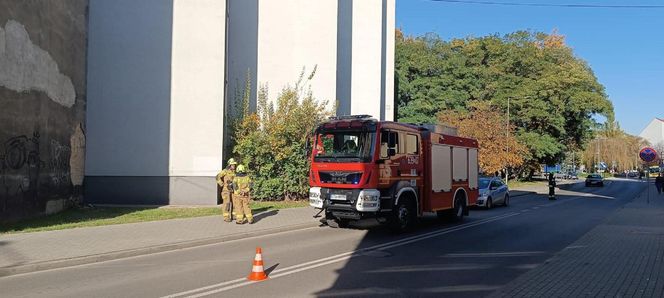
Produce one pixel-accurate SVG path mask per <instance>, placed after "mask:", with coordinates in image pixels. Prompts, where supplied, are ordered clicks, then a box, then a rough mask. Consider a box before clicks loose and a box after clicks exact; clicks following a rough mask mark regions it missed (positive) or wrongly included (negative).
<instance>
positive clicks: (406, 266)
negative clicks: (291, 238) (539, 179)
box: [313, 182, 640, 297]
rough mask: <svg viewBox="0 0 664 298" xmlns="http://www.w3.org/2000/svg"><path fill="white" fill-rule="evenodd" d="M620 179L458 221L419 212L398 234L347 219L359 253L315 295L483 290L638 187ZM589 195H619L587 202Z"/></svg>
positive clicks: (530, 264) (565, 241) (545, 255)
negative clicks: (360, 234)
mask: <svg viewBox="0 0 664 298" xmlns="http://www.w3.org/2000/svg"><path fill="white" fill-rule="evenodd" d="M614 183H615V182H614ZM620 183H621V185H613V187H604V188H593V189H587V188H585V187H584V185H583V184H582V183H581V184H580V185H579V184H578V183H574V184H569V185H562V186H563V187H562V189H564V190H569V191H567V192H566V193H565V194H559V195H558V197H557V198H558V199H557V200H556V201H549V200H548V199H547V196H546V195H536V196H529V197H526V198H519V199H515V200H514V201H513V202H512V204H511V205H510V206H509V207H497V208H494V209H490V210H473V211H471V214H470V217H467V218H466V219H464V221H463V222H462V223H455V224H450V223H445V222H441V221H439V220H437V219H436V218H435V217H425V218H424V219H423V220H421V223H420V224H419V227H418V228H417V229H416V231H414V232H410V233H406V234H403V235H393V234H390V233H389V232H388V231H387V229H386V228H384V227H383V226H379V225H377V224H375V221H374V223H369V222H366V223H360V224H358V225H353V226H352V228H354V229H367V230H368V232H367V234H366V236H365V237H364V239H363V240H362V241H361V242H360V244H359V245H358V246H357V248H356V249H360V251H359V252H357V253H356V254H355V255H354V256H353V257H351V258H350V259H348V260H345V264H343V266H342V268H340V269H338V270H337V271H336V276H337V278H336V280H335V282H334V284H332V285H331V286H329V288H327V289H325V290H322V291H319V292H316V293H313V295H315V296H317V297H357V296H362V297H364V296H382V295H387V296H404V297H422V296H425V297H483V296H487V295H489V294H491V293H493V292H495V291H497V290H498V289H500V288H501V287H503V286H504V285H505V284H507V283H509V282H510V281H512V280H514V279H516V278H517V277H518V276H520V275H522V274H524V273H525V272H527V271H529V270H532V269H534V268H536V267H538V266H540V265H541V264H544V263H545V261H546V260H547V259H549V258H551V257H552V256H553V255H554V254H555V253H557V252H558V251H561V250H563V249H565V247H567V246H568V245H570V244H571V243H573V242H574V241H575V240H576V239H578V238H579V237H581V236H582V235H584V234H585V233H586V232H587V231H589V230H590V229H592V227H594V226H595V225H597V224H598V223H600V222H601V221H602V220H603V219H604V218H605V217H606V216H607V215H608V214H610V212H612V211H613V210H615V209H616V208H618V207H619V206H622V205H623V204H625V203H627V202H628V201H631V199H632V198H631V197H630V198H628V197H627V196H631V195H633V194H635V193H638V192H639V189H640V188H639V186H638V185H636V183H630V182H627V183H629V184H626V183H623V182H620ZM623 184H624V185H623ZM595 197H597V198H600V197H611V198H616V197H620V199H616V200H610V201H607V200H585V199H586V198H595ZM572 201H574V203H572ZM565 204H570V205H567V206H565ZM571 204H574V205H571ZM514 214H517V215H514ZM502 217H509V220H503V219H501V218H502ZM496 218H497V219H496ZM494 219H495V220H494ZM572 219H574V220H572ZM381 245H387V246H381ZM372 247H374V248H373V249H372ZM375 247H377V248H375ZM362 249H364V250H362Z"/></svg>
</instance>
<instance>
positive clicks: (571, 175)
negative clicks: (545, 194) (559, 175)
mask: <svg viewBox="0 0 664 298" xmlns="http://www.w3.org/2000/svg"><path fill="white" fill-rule="evenodd" d="M564 178H565V179H570V180H577V179H579V176H577V174H576V173H575V172H573V171H569V172H567V173H565V177H564Z"/></svg>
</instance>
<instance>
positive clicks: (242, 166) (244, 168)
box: [236, 165, 247, 173]
mask: <svg viewBox="0 0 664 298" xmlns="http://www.w3.org/2000/svg"><path fill="white" fill-rule="evenodd" d="M236 171H237V172H238V173H246V172H247V168H246V167H245V166H244V165H238V166H237V170H236Z"/></svg>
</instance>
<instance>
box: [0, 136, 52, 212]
mask: <svg viewBox="0 0 664 298" xmlns="http://www.w3.org/2000/svg"><path fill="white" fill-rule="evenodd" d="M43 164H44V163H43V161H42V160H41V159H40V156H39V132H38V131H36V132H34V133H33V135H32V136H25V135H21V136H15V137H11V138H9V139H8V140H6V141H5V142H4V144H3V148H0V174H1V176H2V177H1V178H2V179H1V180H0V193H1V194H2V198H3V202H2V210H3V211H5V210H6V209H7V204H8V203H9V202H8V201H9V199H10V198H12V197H22V198H23V200H24V201H25V200H27V201H29V202H34V201H36V200H37V197H38V195H39V193H38V191H39V173H40V171H41V168H42V167H43Z"/></svg>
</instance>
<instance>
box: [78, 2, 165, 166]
mask: <svg viewBox="0 0 664 298" xmlns="http://www.w3.org/2000/svg"><path fill="white" fill-rule="evenodd" d="M89 5H90V6H89V29H88V30H89V32H88V102H87V116H86V118H87V120H86V123H87V133H86V135H87V148H86V163H85V165H86V168H85V173H86V176H165V175H167V174H168V162H169V153H168V150H169V128H170V122H169V115H170V83H171V33H172V32H171V26H172V11H173V8H172V2H171V1H163V0H142V1H135V0H113V1H107V0H91V1H90V4H89Z"/></svg>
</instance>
